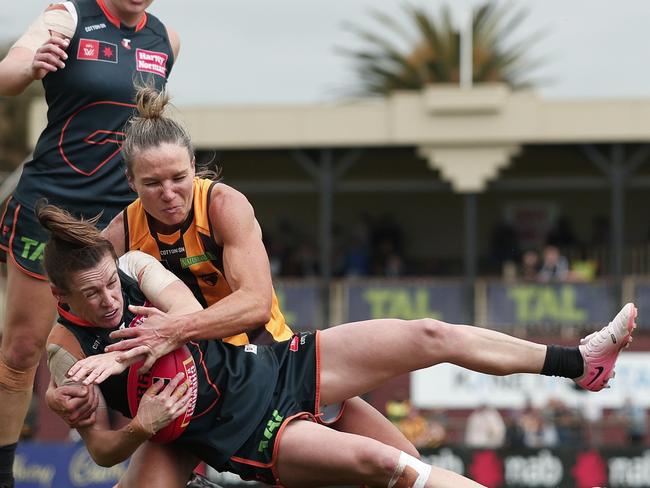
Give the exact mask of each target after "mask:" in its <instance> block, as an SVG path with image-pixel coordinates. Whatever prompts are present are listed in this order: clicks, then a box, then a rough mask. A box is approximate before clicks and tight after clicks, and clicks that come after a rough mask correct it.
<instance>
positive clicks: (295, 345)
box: [289, 336, 300, 352]
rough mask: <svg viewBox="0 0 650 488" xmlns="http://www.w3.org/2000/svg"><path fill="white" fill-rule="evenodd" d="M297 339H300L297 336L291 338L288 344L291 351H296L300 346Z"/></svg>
mask: <svg viewBox="0 0 650 488" xmlns="http://www.w3.org/2000/svg"><path fill="white" fill-rule="evenodd" d="M298 341H300V339H299V338H298V336H293V339H291V343H290V344H289V350H290V351H291V352H296V351H297V350H298V347H300V346H298Z"/></svg>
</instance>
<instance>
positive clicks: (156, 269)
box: [118, 251, 179, 303]
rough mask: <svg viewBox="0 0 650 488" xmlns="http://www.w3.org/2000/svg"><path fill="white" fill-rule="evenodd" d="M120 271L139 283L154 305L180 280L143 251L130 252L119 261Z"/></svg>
mask: <svg viewBox="0 0 650 488" xmlns="http://www.w3.org/2000/svg"><path fill="white" fill-rule="evenodd" d="M118 266H119V267H120V269H121V270H122V271H123V272H125V273H126V274H127V275H129V276H130V277H131V278H133V279H134V280H136V281H137V282H138V285H139V286H140V289H141V290H142V292H143V293H144V295H145V296H146V297H147V298H148V299H149V301H151V302H152V303H158V298H159V297H160V295H161V293H162V291H163V290H164V289H165V288H167V286H169V285H170V284H172V283H173V282H174V281H179V278H178V277H177V276H176V275H175V274H174V273H172V272H171V271H169V270H167V269H165V267H164V266H163V265H162V264H160V263H159V262H158V260H157V259H156V258H154V257H153V256H150V255H149V254H146V253H143V252H142V251H130V252H127V253H126V254H124V255H123V256H122V257H121V258H120V259H119V261H118Z"/></svg>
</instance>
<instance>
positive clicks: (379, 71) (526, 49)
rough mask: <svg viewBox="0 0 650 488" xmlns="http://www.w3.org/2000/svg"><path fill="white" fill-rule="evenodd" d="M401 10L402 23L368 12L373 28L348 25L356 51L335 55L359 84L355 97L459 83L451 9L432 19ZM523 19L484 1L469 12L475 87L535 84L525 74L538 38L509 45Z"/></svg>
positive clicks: (417, 10) (407, 8)
mask: <svg viewBox="0 0 650 488" xmlns="http://www.w3.org/2000/svg"><path fill="white" fill-rule="evenodd" d="M403 10H404V12H405V14H406V15H405V18H406V20H407V21H408V22H407V23H406V24H404V23H402V22H400V21H399V20H398V19H395V18H392V17H391V16H389V15H387V14H385V13H383V12H380V11H378V10H374V11H372V12H371V16H372V19H373V21H374V23H375V24H376V25H377V27H378V29H375V30H370V29H366V28H362V27H359V26H358V25H355V24H347V28H348V29H350V31H351V32H352V33H353V34H354V36H355V37H357V39H358V40H359V41H360V43H361V44H360V45H361V47H360V48H359V49H356V50H355V49H341V50H340V51H341V54H343V55H344V56H346V57H347V58H349V59H350V60H351V61H352V64H353V69H354V71H355V72H356V73H357V76H358V80H359V81H360V84H361V87H360V88H359V89H358V90H357V92H358V94H361V95H387V94H389V93H391V92H392V91H394V90H420V89H421V88H422V87H424V86H425V85H427V84H431V83H458V82H459V78H460V34H459V32H458V30H457V28H456V26H455V25H454V22H453V20H452V13H451V9H450V7H449V6H448V5H446V6H443V7H442V8H441V9H440V11H439V13H438V15H436V16H434V15H432V14H430V13H429V12H427V11H426V10H425V9H423V8H420V7H416V6H410V5H405V6H404V7H403ZM526 16H527V11H526V10H524V9H516V8H514V7H513V5H512V4H502V5H501V6H499V5H497V4H496V3H494V2H488V3H485V4H483V5H481V6H479V7H477V8H474V9H473V11H472V31H473V49H472V51H473V57H472V62H473V81H474V82H475V83H480V82H503V83H506V84H508V85H509V86H510V87H512V88H513V89H520V88H524V87H528V86H531V85H533V84H534V82H533V80H531V79H530V78H529V75H530V73H531V72H532V71H533V70H534V69H536V68H537V67H538V66H539V65H540V61H539V60H536V61H533V60H530V59H529V53H530V49H531V47H532V46H533V45H534V44H535V43H536V42H537V41H538V40H539V38H540V36H541V33H540V32H536V33H534V34H533V35H531V36H528V37H526V38H524V39H523V40H519V41H512V40H511V38H512V35H513V33H514V32H515V31H517V29H518V28H519V27H520V26H521V24H522V22H523V21H524V19H525V18H526ZM404 46H406V47H404Z"/></svg>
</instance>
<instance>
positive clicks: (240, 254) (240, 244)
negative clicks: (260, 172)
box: [181, 185, 273, 341]
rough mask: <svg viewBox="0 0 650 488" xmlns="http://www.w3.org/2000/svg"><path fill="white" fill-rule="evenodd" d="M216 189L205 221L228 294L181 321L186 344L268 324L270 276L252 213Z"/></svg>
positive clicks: (229, 192) (224, 189) (241, 200)
mask: <svg viewBox="0 0 650 488" xmlns="http://www.w3.org/2000/svg"><path fill="white" fill-rule="evenodd" d="M219 186H220V187H221V188H220V191H217V192H215V193H216V195H215V196H214V198H213V199H212V202H211V203H210V220H211V222H212V224H213V226H214V232H215V240H217V239H220V242H217V243H218V244H220V245H222V246H223V266H224V273H225V276H226V280H228V284H229V285H230V288H231V289H232V293H231V294H230V295H228V296H226V297H224V298H223V299H221V300H219V301H218V302H216V303H213V304H211V305H210V306H209V307H208V308H207V309H205V310H202V311H201V312H198V313H195V314H192V315H186V316H184V317H182V318H181V324H182V327H181V328H182V330H183V338H184V339H185V341H187V340H190V339H222V338H224V337H230V336H233V335H236V334H239V333H241V332H246V331H249V330H253V329H256V328H258V327H261V326H263V325H264V324H266V323H267V322H268V321H269V320H270V318H271V300H272V292H271V290H272V289H273V284H272V282H271V270H270V267H269V259H268V256H267V254H266V249H265V248H264V244H263V242H262V233H261V231H260V227H259V225H258V223H257V220H256V219H255V214H254V212H253V207H252V206H251V204H250V203H249V202H248V200H247V199H246V197H244V195H242V194H241V193H239V192H238V191H236V190H234V189H233V188H230V187H228V186H226V185H219ZM216 236H218V237H216Z"/></svg>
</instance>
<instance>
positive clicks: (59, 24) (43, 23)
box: [11, 2, 78, 52]
mask: <svg viewBox="0 0 650 488" xmlns="http://www.w3.org/2000/svg"><path fill="white" fill-rule="evenodd" d="M56 5H60V6H61V7H63V8H60V7H59V8H57V7H54V8H52V6H51V7H50V8H48V9H47V10H45V12H43V13H42V14H41V15H39V16H38V18H37V19H36V20H35V21H34V22H32V24H31V25H30V26H29V27H28V28H27V30H26V31H25V33H24V34H23V35H22V36H21V37H20V38H19V39H18V40H17V41H16V42H15V43H14V45H13V46H11V47H12V48H13V47H24V48H27V49H29V50H31V51H34V52H35V51H36V50H37V49H38V48H39V47H41V46H42V45H43V44H44V43H45V41H47V40H48V39H49V38H50V36H51V33H50V31H53V32H58V33H59V34H61V35H63V36H64V37H67V38H69V39H70V38H72V36H73V35H74V33H75V30H76V29H77V22H78V18H77V11H76V9H75V8H74V5H72V2H63V3H61V4H56Z"/></svg>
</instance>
